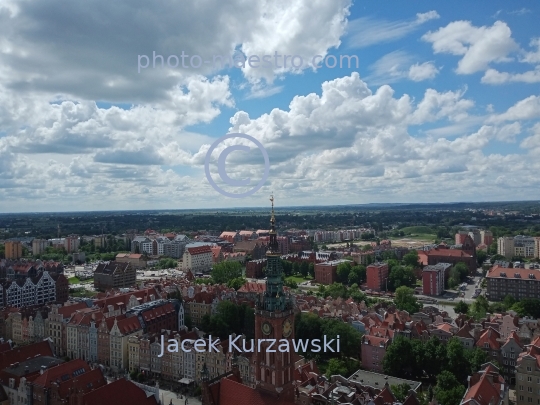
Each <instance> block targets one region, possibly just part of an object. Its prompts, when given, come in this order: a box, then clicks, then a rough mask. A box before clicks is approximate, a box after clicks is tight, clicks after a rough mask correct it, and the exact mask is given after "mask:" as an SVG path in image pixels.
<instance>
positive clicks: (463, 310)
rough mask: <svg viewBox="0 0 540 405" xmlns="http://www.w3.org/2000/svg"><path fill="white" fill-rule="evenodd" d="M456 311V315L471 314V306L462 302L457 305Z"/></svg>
mask: <svg viewBox="0 0 540 405" xmlns="http://www.w3.org/2000/svg"><path fill="white" fill-rule="evenodd" d="M454 310H455V311H456V314H467V313H468V312H469V304H467V303H466V302H465V301H463V300H461V301H459V302H458V303H457V305H456V307H455V308H454Z"/></svg>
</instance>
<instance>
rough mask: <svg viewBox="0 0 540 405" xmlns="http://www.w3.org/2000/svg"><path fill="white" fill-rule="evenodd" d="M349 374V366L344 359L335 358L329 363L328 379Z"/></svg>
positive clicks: (327, 369)
mask: <svg viewBox="0 0 540 405" xmlns="http://www.w3.org/2000/svg"><path fill="white" fill-rule="evenodd" d="M346 374H347V365H346V364H345V361H344V360H343V359H339V358H333V359H330V361H329V362H328V367H327V368H326V377H328V378H330V377H332V376H333V375H342V376H345V375H346Z"/></svg>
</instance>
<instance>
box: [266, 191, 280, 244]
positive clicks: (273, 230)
mask: <svg viewBox="0 0 540 405" xmlns="http://www.w3.org/2000/svg"><path fill="white" fill-rule="evenodd" d="M270 202H271V203H272V215H271V217H270V232H269V233H270V243H269V244H268V247H269V253H278V242H277V233H276V217H275V215H274V194H271V195H270Z"/></svg>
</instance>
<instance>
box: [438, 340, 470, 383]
mask: <svg viewBox="0 0 540 405" xmlns="http://www.w3.org/2000/svg"><path fill="white" fill-rule="evenodd" d="M443 368H444V369H445V370H446V371H449V372H451V373H452V374H453V375H454V376H456V378H457V379H458V381H461V382H462V383H464V382H465V380H466V379H467V376H468V375H469V369H470V365H469V361H468V359H467V357H466V355H465V348H464V347H463V344H462V343H461V342H460V341H459V340H458V339H457V338H451V339H450V340H449V341H448V343H447V344H446V364H445V365H444V366H443Z"/></svg>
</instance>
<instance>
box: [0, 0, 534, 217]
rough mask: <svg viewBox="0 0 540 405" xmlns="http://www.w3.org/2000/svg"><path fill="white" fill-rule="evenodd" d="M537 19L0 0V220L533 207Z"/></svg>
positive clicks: (390, 8)
mask: <svg viewBox="0 0 540 405" xmlns="http://www.w3.org/2000/svg"><path fill="white" fill-rule="evenodd" d="M539 13H540V3H538V2H532V1H511V2H509V1H489V2H488V1H478V2H470V1H461V0H460V1H454V2H447V1H429V2H428V1H418V2H402V1H397V0H388V1H384V2H373V1H356V2H352V1H350V0H333V1H328V0H286V1H285V0H261V1H257V2H253V1H248V0H228V1H226V2H224V1H222V0H182V1H175V0H171V1H157V2H147V1H142V0H115V1H110V0H95V1H92V2H65V1H61V0H49V1H47V2H40V1H35V0H34V1H29V0H16V1H14V0H0V212H40V211H86V210H92V211H94V210H131V209H133V210H139V209H183V208H190V209H191V208H221V207H223V208H230V207H253V206H265V205H268V204H269V201H268V198H269V196H270V194H271V193H273V194H274V196H275V200H276V205H283V206H295V205H335V204H364V203H408V202H411V203H422V202H453V201H508V200H536V199H538V200H540V176H539V175H538V173H539V171H540V158H539V157H540V28H538V24H537V22H538V21H539V20H540V15H539ZM182 55H183V56H182ZM265 55H267V58H266V62H267V63H266V64H263V63H262V61H263V59H264V57H265ZM276 55H277V56H276ZM285 55H288V58H286V57H285ZM154 56H155V57H154ZM220 61H227V63H225V62H223V63H221V62H220ZM349 62H350V63H349ZM229 133H240V134H246V135H249V136H250V137H252V138H254V139H255V140H257V141H258V142H259V143H260V145H262V147H263V149H264V151H266V153H267V154H268V161H269V164H268V166H267V167H266V166H265V160H264V154H263V151H262V150H261V149H260V148H257V146H256V145H255V144H254V143H253V142H251V141H250V140H248V139H245V138H230V139H227V140H224V141H221V142H218V140H219V138H221V137H223V136H225V135H226V134H229ZM214 142H218V144H217V145H216V147H215V148H213V151H211V153H210V154H209V153H208V152H209V150H210V148H211V146H212V144H214ZM235 145H236V146H238V145H244V147H245V146H247V147H249V148H250V150H249V151H241V150H236V151H232V152H231V150H230V149H228V148H230V147H232V146H235ZM227 151H228V152H231V153H228V154H227V153H225V152H227ZM207 154H208V155H209V156H208V170H209V175H210V177H211V178H212V180H213V182H214V183H215V185H216V187H217V188H219V189H220V190H225V191H226V192H228V193H229V194H233V195H234V196H233V197H228V196H224V195H222V194H221V193H220V192H218V191H217V190H216V187H213V186H212V184H211V183H210V181H209V180H208V178H207V176H206V173H205V161H206V157H207ZM220 156H221V158H220ZM220 161H221V162H222V163H223V165H224V168H225V169H224V170H225V172H226V175H223V173H222V172H220V171H219V170H218V167H219V162H220ZM265 168H267V169H268V177H267V179H266V181H264V182H262V179H263V177H264V171H265ZM228 179H232V180H233V181H236V182H237V183H238V182H242V181H243V184H242V185H234V184H233V183H232V182H231V181H230V180H228ZM259 183H264V184H259ZM258 186H261V187H260V188H257V187H258ZM250 190H251V191H253V192H252V193H251V195H247V196H239V195H238V194H246V192H248V191H250Z"/></svg>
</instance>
